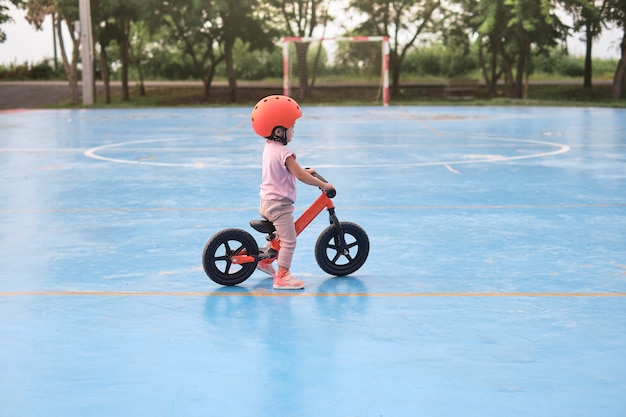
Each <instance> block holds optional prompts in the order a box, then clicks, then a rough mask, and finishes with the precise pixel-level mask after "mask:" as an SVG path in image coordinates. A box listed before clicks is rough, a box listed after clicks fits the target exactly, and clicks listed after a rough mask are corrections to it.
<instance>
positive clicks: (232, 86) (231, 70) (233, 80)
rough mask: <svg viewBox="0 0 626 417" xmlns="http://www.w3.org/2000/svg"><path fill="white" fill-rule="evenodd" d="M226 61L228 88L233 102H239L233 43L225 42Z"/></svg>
mask: <svg viewBox="0 0 626 417" xmlns="http://www.w3.org/2000/svg"><path fill="white" fill-rule="evenodd" d="M224 61H225V63H226V77H227V78H228V90H229V96H230V97H229V98H230V102H231V103H236V102H237V74H235V65H234V62H233V43H232V42H225V43H224Z"/></svg>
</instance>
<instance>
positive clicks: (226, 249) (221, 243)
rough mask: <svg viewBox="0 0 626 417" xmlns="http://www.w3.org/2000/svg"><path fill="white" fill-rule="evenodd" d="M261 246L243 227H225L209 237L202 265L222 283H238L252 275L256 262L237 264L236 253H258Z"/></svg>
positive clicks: (217, 281)
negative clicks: (234, 260)
mask: <svg viewBox="0 0 626 417" xmlns="http://www.w3.org/2000/svg"><path fill="white" fill-rule="evenodd" d="M258 253H259V246H258V245H257V243H256V241H255V240H254V238H253V237H252V235H251V234H250V233H248V232H246V231H245V230H241V229H225V230H222V231H219V232H217V233H216V234H214V235H213V237H211V239H209V241H208V242H207V244H206V245H205V247H204V251H203V252H202V267H203V268H204V272H205V273H206V274H207V276H208V277H209V278H211V280H213V281H214V282H216V283H218V284H220V285H228V286H232V285H237V284H241V283H242V282H244V281H245V280H246V279H248V278H249V277H250V275H252V273H253V272H254V270H255V268H256V264H257V263H256V262H250V263H245V264H235V263H233V262H232V257H233V256H235V255H257V254H258Z"/></svg>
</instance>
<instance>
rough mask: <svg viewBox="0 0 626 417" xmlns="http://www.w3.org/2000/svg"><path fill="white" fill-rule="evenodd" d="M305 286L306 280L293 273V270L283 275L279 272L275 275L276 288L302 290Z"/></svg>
mask: <svg viewBox="0 0 626 417" xmlns="http://www.w3.org/2000/svg"><path fill="white" fill-rule="evenodd" d="M303 288H304V282H302V281H300V280H299V279H298V278H296V277H294V276H293V275H291V272H287V273H286V274H285V275H283V276H282V277H279V276H278V274H276V275H274V289H275V290H301V289H303Z"/></svg>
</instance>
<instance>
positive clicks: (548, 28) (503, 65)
mask: <svg viewBox="0 0 626 417" xmlns="http://www.w3.org/2000/svg"><path fill="white" fill-rule="evenodd" d="M461 1H462V3H463V6H464V10H465V13H467V14H468V17H467V21H468V23H469V24H470V27H471V28H472V29H473V31H474V32H475V33H476V34H477V42H478V50H479V60H480V63H481V67H482V71H483V76H484V78H485V82H486V83H487V85H488V86H489V91H490V93H493V92H494V91H495V86H496V83H497V82H498V80H499V78H500V77H501V76H504V79H505V82H506V85H507V86H508V89H509V95H511V96H512V97H517V98H522V97H525V96H526V94H527V90H526V89H525V88H524V87H525V86H527V81H528V76H529V72H530V68H531V66H530V61H531V58H532V56H533V54H534V53H537V52H541V51H543V50H545V49H546V48H549V47H551V46H554V45H556V44H557V43H558V42H559V41H564V39H565V37H566V36H567V31H566V27H565V25H563V24H562V23H561V21H560V20H559V19H558V17H557V16H556V14H555V9H554V5H553V4H552V2H551V1H550V0H461Z"/></svg>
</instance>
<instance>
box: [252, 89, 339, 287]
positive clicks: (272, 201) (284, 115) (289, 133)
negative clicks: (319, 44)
mask: <svg viewBox="0 0 626 417" xmlns="http://www.w3.org/2000/svg"><path fill="white" fill-rule="evenodd" d="M301 116H302V111H301V110H300V106H298V103H296V101H295V100H293V99H292V98H289V97H287V96H282V95H274V96H269V97H265V98H263V99H261V100H260V101H259V102H258V103H257V104H256V106H254V110H252V129H254V131H255V133H256V134H257V135H259V136H262V137H264V138H265V139H266V141H265V148H264V150H263V171H262V182H261V193H260V195H261V209H260V213H261V216H263V217H264V218H265V219H267V220H269V221H271V222H272V223H274V227H275V228H276V234H277V235H278V236H279V238H280V252H279V253H278V260H277V263H278V272H275V271H274V268H273V267H272V265H271V264H266V263H259V264H258V265H257V268H258V269H259V270H261V271H263V272H265V273H266V274H269V275H272V276H273V277H274V288H275V289H279V290H299V289H302V288H304V282H302V281H300V280H299V279H297V278H296V277H294V276H293V275H291V272H290V271H289V269H290V268H291V260H292V258H293V253H294V251H295V249H296V228H295V223H294V217H293V204H294V203H295V201H296V179H298V180H300V181H302V182H303V183H305V184H308V185H313V186H316V187H319V188H321V189H322V190H330V189H332V188H334V187H333V185H332V184H330V183H325V182H323V181H320V180H319V179H317V178H315V177H314V176H313V175H311V174H314V173H315V171H314V170H312V169H308V168H307V169H303V168H302V167H301V166H300V165H299V164H298V162H296V154H294V153H293V152H292V151H291V150H290V149H289V148H288V147H287V144H288V143H289V142H291V140H292V139H293V134H294V126H295V124H296V119H298V118H300V117H301Z"/></svg>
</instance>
